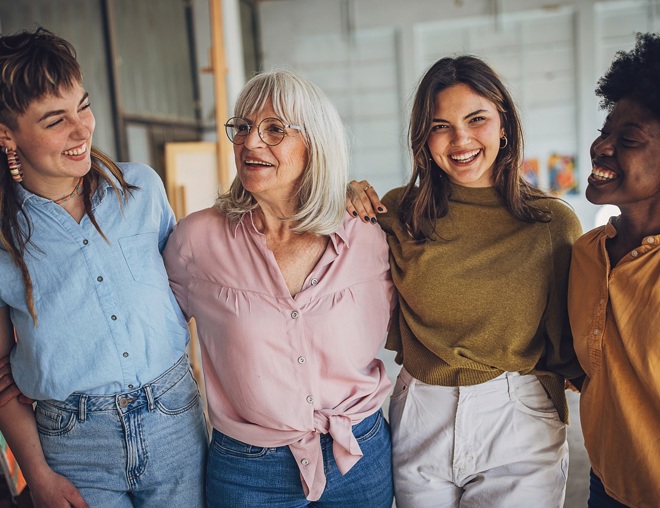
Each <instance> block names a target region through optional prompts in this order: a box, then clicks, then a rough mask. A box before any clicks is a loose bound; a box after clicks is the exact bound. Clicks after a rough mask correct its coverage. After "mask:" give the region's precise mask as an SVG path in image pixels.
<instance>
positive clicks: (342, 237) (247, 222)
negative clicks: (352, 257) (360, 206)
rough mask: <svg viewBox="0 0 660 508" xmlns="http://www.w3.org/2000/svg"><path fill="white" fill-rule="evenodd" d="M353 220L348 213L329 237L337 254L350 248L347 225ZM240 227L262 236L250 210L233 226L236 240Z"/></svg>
mask: <svg viewBox="0 0 660 508" xmlns="http://www.w3.org/2000/svg"><path fill="white" fill-rule="evenodd" d="M347 217H348V218H347ZM352 219H353V218H352V217H350V215H348V212H346V216H345V217H344V220H343V221H342V223H341V224H340V225H339V228H338V229H337V231H335V232H334V233H332V234H330V235H329V236H330V241H331V242H332V246H333V247H334V249H335V251H336V252H339V249H340V244H344V245H346V248H350V243H349V241H348V233H347V232H346V227H345V224H346V221H347V220H352ZM355 220H357V219H355ZM239 227H244V228H249V229H251V230H252V231H254V232H255V233H257V234H261V233H259V231H258V230H257V227H256V226H255V225H254V217H253V216H252V210H249V211H248V212H246V213H244V214H243V215H242V216H241V218H240V219H238V220H237V221H236V224H234V225H233V227H232V233H233V235H234V238H236V233H237V231H238V228H239Z"/></svg>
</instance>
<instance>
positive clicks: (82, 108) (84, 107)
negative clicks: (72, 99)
mask: <svg viewBox="0 0 660 508" xmlns="http://www.w3.org/2000/svg"><path fill="white" fill-rule="evenodd" d="M91 107H92V103H91V102H86V103H85V104H83V105H82V106H81V107H80V111H84V110H86V109H89V108H91Z"/></svg>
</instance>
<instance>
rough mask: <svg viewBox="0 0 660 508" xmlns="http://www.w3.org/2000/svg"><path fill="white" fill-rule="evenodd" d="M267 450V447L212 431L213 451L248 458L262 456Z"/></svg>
mask: <svg viewBox="0 0 660 508" xmlns="http://www.w3.org/2000/svg"><path fill="white" fill-rule="evenodd" d="M268 450H269V448H264V447H261V446H252V445H251V444H247V443H244V442H242V441H239V440H238V439H234V438H231V437H229V436H226V435H224V434H223V433H222V432H219V431H217V430H214V431H213V451H214V452H215V453H220V454H226V455H232V456H234V457H242V458H246V459H249V458H258V457H263V456H264V455H266V453H267V452H268Z"/></svg>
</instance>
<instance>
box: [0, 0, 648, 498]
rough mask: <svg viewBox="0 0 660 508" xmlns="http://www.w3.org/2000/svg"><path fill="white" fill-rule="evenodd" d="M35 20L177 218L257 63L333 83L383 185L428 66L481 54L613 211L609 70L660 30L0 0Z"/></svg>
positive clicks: (547, 8) (215, 1) (538, 153)
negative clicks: (73, 62)
mask: <svg viewBox="0 0 660 508" xmlns="http://www.w3.org/2000/svg"><path fill="white" fill-rule="evenodd" d="M37 26H43V27H45V28H48V29H49V30H51V31H53V32H55V33H57V34H58V35H61V36H62V37H64V38H65V39H67V40H69V41H70V42H72V43H73V44H74V46H75V47H76V49H77V51H78V60H79V61H80V63H81V65H82V67H83V72H84V76H85V82H84V86H85V87H86V89H87V91H88V92H89V93H90V96H91V101H92V106H93V110H94V113H95V115H96V120H97V128H96V133H95V145H96V146H97V147H99V148H101V149H102V150H104V151H105V152H107V153H108V154H110V155H111V156H112V157H113V158H115V159H116V160H132V161H139V162H144V163H146V164H148V165H150V166H152V167H153V168H154V169H155V170H156V171H157V172H158V173H159V174H160V175H161V177H162V178H163V180H164V181H165V184H166V187H167V189H168V194H169V195H170V199H171V201H172V203H173V206H174V208H175V211H176V212H177V215H178V216H179V217H181V216H183V215H186V214H187V213H190V212H191V211H194V210H196V209H200V208H205V207H207V206H209V205H211V204H212V201H213V198H214V196H215V195H216V193H217V189H219V188H220V189H223V188H226V187H227V185H228V183H229V182H230V181H231V178H233V168H232V166H233V163H232V160H233V159H232V156H231V154H230V153H231V147H230V145H229V142H228V141H227V140H226V139H225V136H224V130H223V127H222V124H223V123H224V121H225V120H226V119H227V118H228V117H229V116H232V114H231V111H232V106H233V102H234V99H235V97H236V95H237V94H238V91H239V90H240V89H241V87H242V86H243V84H244V83H245V81H246V79H248V78H249V77H250V76H252V75H253V74H254V73H256V72H258V71H260V70H263V69H270V68H274V67H279V68H281V67H285V68H289V69H293V70H295V71H298V72H300V73H301V74H303V75H305V76H306V77H308V78H310V79H311V80H312V81H314V82H315V83H317V84H318V85H319V86H320V87H321V88H322V89H324V90H325V92H326V93H327V94H328V95H329V96H330V98H331V99H332V100H333V102H334V103H335V105H336V106H337V108H338V109H339V112H340V114H341V116H342V117H343V119H344V122H345V124H346V125H347V127H348V129H349V132H350V137H351V147H352V148H351V171H352V175H353V177H354V178H357V179H368V180H369V181H370V183H371V184H372V185H373V186H374V187H375V188H376V190H378V192H379V193H380V194H381V195H382V194H383V193H384V192H386V191H387V190H389V189H391V188H393V187H396V186H399V185H402V184H403V183H404V182H405V181H406V180H407V178H408V175H409V167H410V165H409V154H408V152H407V149H406V144H407V143H406V132H407V119H408V113H409V107H410V103H411V98H412V94H413V92H414V90H415V87H416V85H417V83H418V81H419V79H420V77H421V76H422V74H423V73H424V71H425V70H426V69H427V68H428V67H429V66H430V65H431V64H432V63H433V62H434V61H436V60H437V59H438V58H441V57H443V56H448V55H452V54H455V53H471V54H475V55H477V56H480V57H482V58H483V59H485V60H486V61H487V62H488V63H490V64H491V65H492V66H493V67H494V68H495V69H496V70H497V71H498V72H499V73H500V75H501V76H502V77H503V78H504V81H505V83H506V84H507V85H508V86H509V89H510V91H511V92H512V95H513V96H514V99H515V100H516V102H517V104H518V106H519V108H520V112H521V115H522V120H523V128H524V132H525V142H526V144H525V167H524V170H525V175H526V178H528V179H529V180H530V181H532V182H534V183H535V184H537V185H538V186H540V187H541V188H543V189H545V190H547V191H549V192H552V193H553V194H555V195H557V196H561V197H562V198H563V199H564V200H566V202H568V203H569V204H570V205H571V206H572V207H573V208H574V209H575V211H576V212H577V214H578V216H579V217H580V220H581V222H582V226H583V228H584V229H585V231H586V230H589V229H592V228H593V227H594V226H595V225H597V224H602V223H604V222H605V221H606V220H607V218H608V217H609V216H610V215H613V214H616V210H612V209H609V208H606V207H596V206H593V205H591V204H589V203H588V202H587V201H586V199H585V198H584V188H585V186H586V180H587V177H588V175H589V173H590V162H589V146H590V144H591V142H592V141H593V139H594V138H595V137H596V135H597V129H598V128H599V127H600V126H601V124H602V121H603V119H604V116H605V115H604V113H603V112H602V111H601V110H600V109H599V107H598V101H597V99H596V97H595V95H594V89H595V86H596V82H597V80H598V78H599V77H600V76H601V75H602V74H603V73H604V72H605V70H606V69H607V68H608V66H609V63H610V62H611V60H612V58H613V56H614V55H615V53H616V51H618V50H628V49H630V48H632V47H633V45H634V41H635V33H636V32H647V31H654V32H655V31H658V29H659V27H660V0H601V1H596V0H554V1H553V0H406V1H402V0H0V32H1V33H2V34H10V33H13V32H16V31H18V30H21V29H34V28H36V27H37ZM382 356H383V359H384V361H385V362H386V364H387V367H388V371H389V372H390V375H391V376H392V377H395V376H396V372H397V370H398V368H397V367H396V366H395V365H394V363H393V361H392V356H391V355H390V354H389V353H386V352H383V355H382ZM569 397H570V401H571V407H572V421H573V424H572V425H571V426H570V444H571V470H570V474H569V488H568V494H567V500H566V504H565V506H566V507H569V508H577V507H580V506H586V493H587V486H588V460H587V458H586V456H585V453H584V449H583V448H582V437H581V433H580V429H579V415H578V411H577V405H578V396H577V395H575V394H572V393H570V394H569Z"/></svg>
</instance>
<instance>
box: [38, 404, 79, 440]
mask: <svg viewBox="0 0 660 508" xmlns="http://www.w3.org/2000/svg"><path fill="white" fill-rule="evenodd" d="M34 418H35V420H36V422H37V430H38V431H39V434H41V435H43V436H63V435H65V434H67V433H68V432H70V431H71V429H73V428H74V427H75V425H76V421H77V418H76V414H75V413H74V412H72V411H65V410H63V409H60V408H57V407H54V406H51V405H49V404H44V403H42V402H39V403H37V408H36V409H35V411H34Z"/></svg>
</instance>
